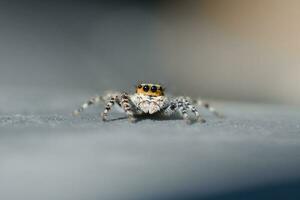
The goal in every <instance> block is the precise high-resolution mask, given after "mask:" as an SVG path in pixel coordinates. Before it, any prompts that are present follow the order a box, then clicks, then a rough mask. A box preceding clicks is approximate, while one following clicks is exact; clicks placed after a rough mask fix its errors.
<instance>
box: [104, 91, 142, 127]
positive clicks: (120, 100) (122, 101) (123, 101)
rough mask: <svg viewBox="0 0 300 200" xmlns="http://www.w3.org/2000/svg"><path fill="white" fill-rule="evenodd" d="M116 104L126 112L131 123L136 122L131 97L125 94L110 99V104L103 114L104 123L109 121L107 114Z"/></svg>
mask: <svg viewBox="0 0 300 200" xmlns="http://www.w3.org/2000/svg"><path fill="white" fill-rule="evenodd" d="M115 103H117V104H118V105H119V106H120V107H121V108H122V109H123V110H124V112H125V113H126V114H127V116H128V119H129V121H130V122H135V121H136V119H135V117H134V114H133V110H132V106H131V104H130V99H129V95H128V94H126V93H123V94H121V95H115V96H112V97H111V98H110V100H109V102H108V103H107V104H106V107H105V109H104V111H103V113H102V114H101V116H102V120H103V121H106V120H107V114H108V112H109V111H110V110H111V108H112V107H113V105H114V104H115Z"/></svg>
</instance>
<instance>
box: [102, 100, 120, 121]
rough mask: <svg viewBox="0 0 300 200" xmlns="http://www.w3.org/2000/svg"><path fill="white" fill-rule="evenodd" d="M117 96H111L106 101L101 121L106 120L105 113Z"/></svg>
mask: <svg viewBox="0 0 300 200" xmlns="http://www.w3.org/2000/svg"><path fill="white" fill-rule="evenodd" d="M117 97H118V96H113V97H111V98H110V100H109V101H108V103H107V104H106V106H105V109H104V111H103V113H101V116H102V120H103V121H106V120H107V114H108V112H109V111H110V110H111V108H112V107H113V105H114V104H115V102H116V101H117Z"/></svg>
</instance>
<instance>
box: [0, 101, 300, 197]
mask: <svg viewBox="0 0 300 200" xmlns="http://www.w3.org/2000/svg"><path fill="white" fill-rule="evenodd" d="M215 105H216V106H217V107H219V108H221V110H222V112H223V113H224V114H225V115H226V116H227V117H226V118H225V119H217V118H215V117H213V116H211V115H210V113H207V112H206V111H205V110H204V111H203V112H202V113H203V115H204V116H205V118H206V119H207V123H206V124H193V125H191V126H188V125H186V124H185V123H184V122H183V121H180V120H176V119H173V120H151V119H145V120H141V121H140V122H138V123H136V124H129V123H128V122H127V120H126V119H122V116H123V115H122V114H118V113H113V114H112V115H111V117H112V118H121V119H118V120H114V121H110V122H108V123H103V122H100V121H99V119H98V113H97V112H96V111H98V110H99V109H96V108H94V109H91V110H90V111H89V112H87V113H84V114H83V115H82V116H80V117H79V118H74V117H72V116H70V115H69V111H71V110H63V111H61V112H60V113H59V114H58V113H54V112H49V113H45V112H41V113H39V112H35V113H31V114H24V113H22V114H4V113H2V114H1V116H0V131H1V134H0V162H1V164H0V177H1V178H0V199H55V200H58V199H101V200H102V199H134V198H136V199H140V198H142V197H143V198H144V199H153V198H155V197H165V198H167V197H170V198H172V197H174V196H176V195H177V194H180V195H183V196H184V195H185V194H189V195H192V194H194V195H197V196H198V197H209V196H212V197H213V196H215V195H222V194H226V193H228V192H235V191H240V190H244V189H249V188H256V187H260V186H265V185H269V184H274V183H275V184H276V183H282V182H284V183H285V182H292V181H298V180H300V172H299V166H300V140H299V139H300V137H299V135H300V121H299V119H300V108H295V107H289V106H277V105H254V104H239V103H222V102H219V103H216V104H215ZM102 108H103V107H101V106H100V109H102ZM220 199H222V196H221V197H220Z"/></svg>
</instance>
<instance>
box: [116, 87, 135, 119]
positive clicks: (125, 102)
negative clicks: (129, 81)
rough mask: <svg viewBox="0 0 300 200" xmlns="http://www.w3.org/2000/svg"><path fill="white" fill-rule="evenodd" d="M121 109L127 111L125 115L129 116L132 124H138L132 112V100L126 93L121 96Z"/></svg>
mask: <svg viewBox="0 0 300 200" xmlns="http://www.w3.org/2000/svg"><path fill="white" fill-rule="evenodd" d="M120 102H121V107H122V108H123V110H124V111H125V113H126V114H127V116H128V119H129V121H130V122H136V118H135V117H134V113H133V110H132V104H130V99H129V95H128V94H126V93H123V94H122V95H121V99H120Z"/></svg>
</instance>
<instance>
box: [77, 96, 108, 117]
mask: <svg viewBox="0 0 300 200" xmlns="http://www.w3.org/2000/svg"><path fill="white" fill-rule="evenodd" d="M100 101H103V98H102V97H101V96H95V97H92V98H90V99H89V100H88V101H87V102H85V103H84V104H82V106H80V107H79V108H78V109H77V110H75V111H74V112H73V115H75V116H77V115H79V114H80V113H81V112H82V111H83V110H85V109H87V108H88V107H89V106H91V105H93V104H96V103H99V102H100Z"/></svg>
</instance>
